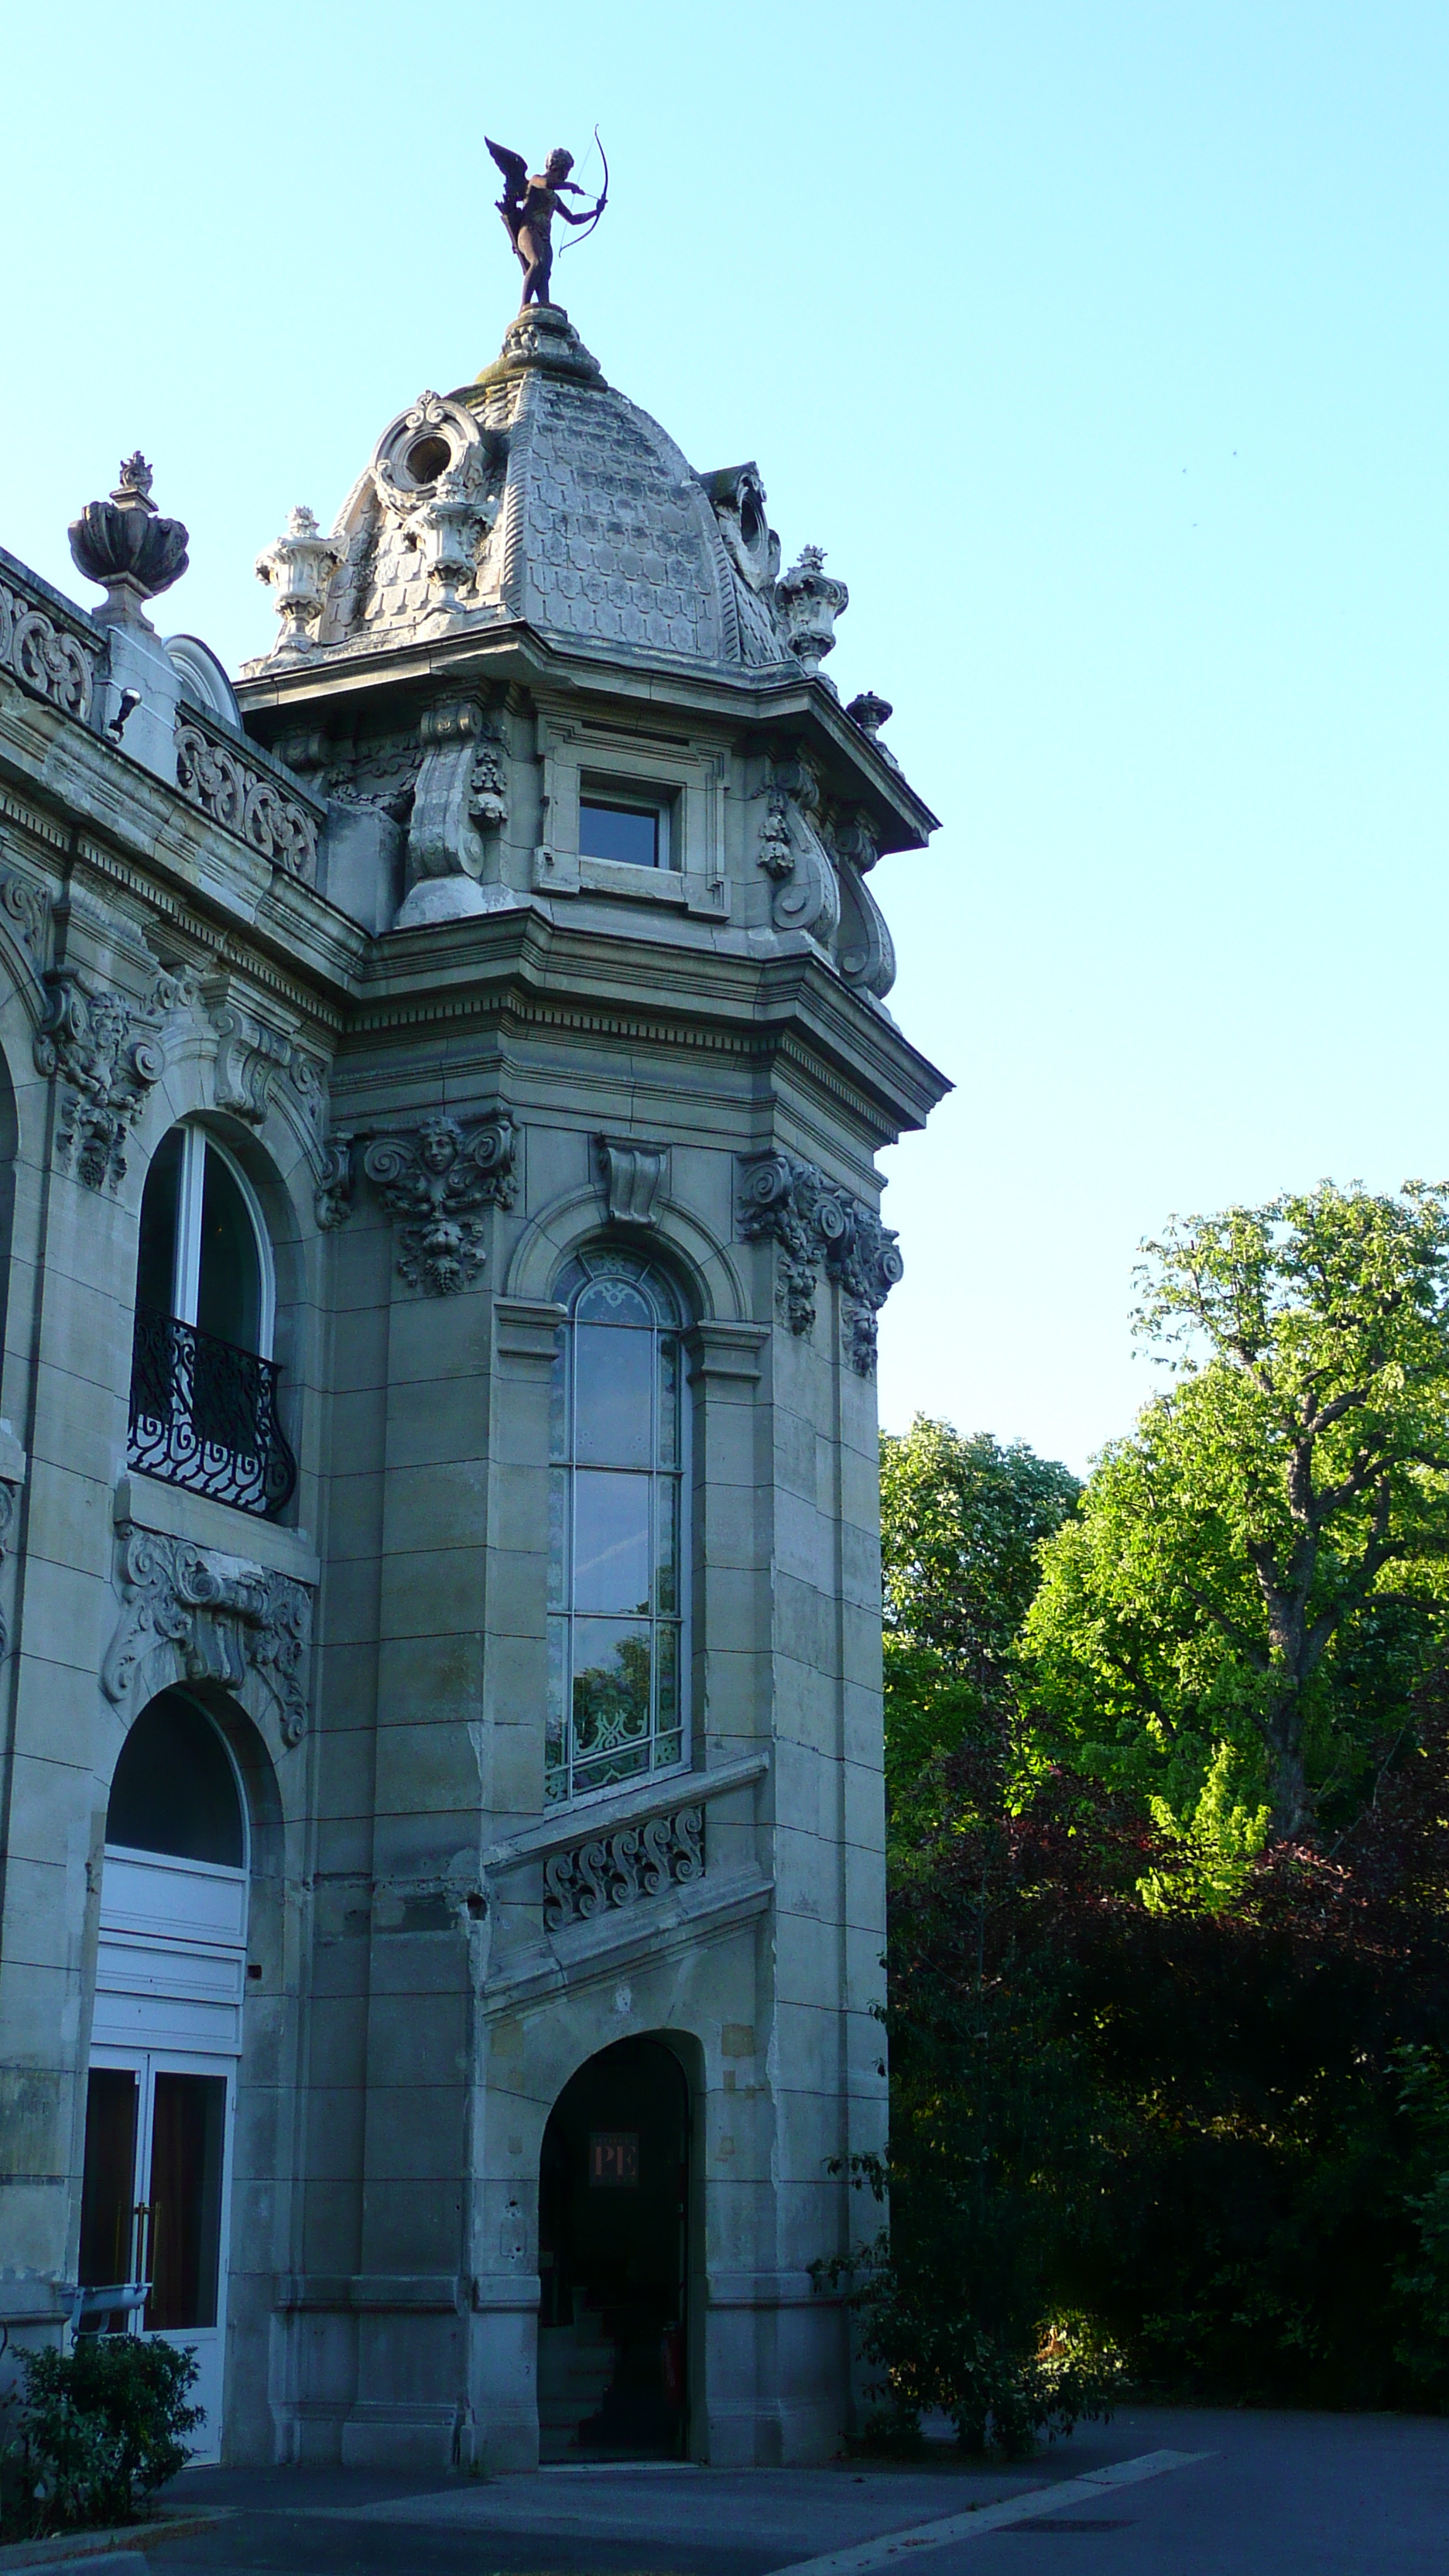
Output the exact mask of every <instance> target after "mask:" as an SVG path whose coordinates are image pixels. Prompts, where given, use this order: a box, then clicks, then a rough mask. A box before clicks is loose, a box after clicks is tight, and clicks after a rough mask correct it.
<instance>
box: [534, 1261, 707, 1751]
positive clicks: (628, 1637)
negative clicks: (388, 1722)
mask: <svg viewBox="0 0 1449 2576" xmlns="http://www.w3.org/2000/svg"><path fill="white" fill-rule="evenodd" d="M558 1295H559V1298H560V1301H561V1302H562V1303H563V1304H565V1305H567V1307H568V1310H569V1312H568V1322H567V1324H566V1325H565V1326H564V1328H563V1330H562V1331H561V1333H560V1336H559V1342H560V1348H559V1353H558V1357H557V1359H556V1360H555V1363H554V1374H553V1400H552V1413H551V1441H550V1448H551V1455H552V1460H553V1465H552V1468H551V1472H550V1490H549V1622H548V1648H549V1654H548V1662H549V1689H548V1722H547V1739H546V1750H545V1791H546V1795H547V1797H548V1798H549V1800H550V1801H551V1802H556V1801H560V1800H564V1799H568V1798H577V1797H582V1796H585V1795H587V1794H588V1792H589V1791H590V1790H596V1789H608V1788H612V1787H614V1786H616V1785H617V1784H618V1783H620V1782H622V1781H626V1780H636V1779H640V1778H643V1777H644V1776H645V1775H647V1774H648V1773H649V1772H652V1771H668V1770H671V1769H675V1768H677V1767H678V1766H679V1765H680V1764H681V1763H682V1762H683V1761H684V1760H685V1758H686V1756H687V1753H688V1739H687V1724H686V1717H685V1707H684V1694H685V1688H686V1679H685V1677H686V1675H687V1672H688V1635H687V1614H688V1578H689V1542H688V1528H687V1518H686V1495H687V1491H688V1485H687V1455H686V1452H687V1436H688V1425H687V1418H686V1412H685V1407H684V1404H683V1401H682V1392H681V1382H680V1381H681V1371H680V1343H679V1336H680V1327H681V1324H682V1321H683V1318H682V1315H681V1313H680V1308H679V1301H678V1299H677V1297H676V1296H675V1294H674V1291H673V1289H672V1288H671V1286H670V1285H669V1282H668V1281H667V1280H666V1279H664V1278H662V1277H661V1276H660V1274H659V1272H658V1271H656V1270H653V1269H651V1268H649V1267H648V1265H647V1264H646V1263H644V1262H642V1261H639V1260H636V1259H635V1258H634V1257H633V1256H632V1255H631V1254H629V1253H621V1252H613V1251H600V1252H591V1253H586V1254H584V1255H583V1256H582V1257H581V1258H580V1259H578V1260H576V1261H574V1262H572V1263H571V1264H570V1265H569V1268H568V1270H567V1271H566V1272H565V1274H564V1277H563V1279H562V1280H561V1281H560V1284H559V1290H558Z"/></svg>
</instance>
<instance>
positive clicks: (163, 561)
mask: <svg viewBox="0 0 1449 2576" xmlns="http://www.w3.org/2000/svg"><path fill="white" fill-rule="evenodd" d="M69 535H70V550H71V554H72V556H73V557H74V559H75V562H76V565H77V567H78V569H79V570H80V571H81V572H83V573H84V574H85V577H86V579H87V581H96V582H99V583H100V585H101V587H102V589H103V590H104V591H105V593H106V608H107V610H108V611H109V612H110V614H111V615H112V617H115V618H118V619H120V620H121V621H123V622H125V623H131V622H139V623H141V624H143V625H144V624H145V623H146V620H145V619H144V617H143V616H142V613H141V603H142V601H143V600H146V599H156V598H158V597H159V595H160V593H161V592H162V591H163V590H169V589H170V588H171V585H172V583H173V582H174V581H179V580H180V579H181V576H182V574H183V573H184V572H185V570H186V565H187V553H186V538H187V532H186V530H185V528H184V527H183V526H182V524H181V521H180V520H179V519H163V518H160V517H158V515H157V511H156V504H155V502H154V501H153V500H152V498H151V468H150V466H149V465H148V464H147V462H146V459H145V457H144V456H143V455H142V454H141V451H140V449H139V448H137V450H136V453H135V455H134V456H128V457H126V458H125V459H124V460H123V462H122V465H121V477H120V481H119V482H118V484H117V485H116V488H115V490H114V492H113V493H112V494H111V497H110V499H109V501H88V502H87V503H86V506H85V508H84V509H83V510H82V512H81V514H80V517H79V518H78V519H72V521H71V523H70V530H69Z"/></svg>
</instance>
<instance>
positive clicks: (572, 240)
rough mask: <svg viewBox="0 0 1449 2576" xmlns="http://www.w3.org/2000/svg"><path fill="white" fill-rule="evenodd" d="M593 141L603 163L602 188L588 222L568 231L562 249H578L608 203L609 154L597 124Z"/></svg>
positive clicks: (560, 254) (586, 238) (561, 253)
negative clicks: (572, 230) (574, 230)
mask: <svg viewBox="0 0 1449 2576" xmlns="http://www.w3.org/2000/svg"><path fill="white" fill-rule="evenodd" d="M594 141H595V142H596V143H597V144H598V146H599V159H600V160H601V161H602V163H603V165H604V184H603V186H602V188H601V189H600V190H599V202H598V204H597V205H596V206H595V208H594V211H593V213H592V214H591V216H590V217H589V220H588V222H587V223H586V224H585V225H584V226H583V228H582V230H581V231H579V232H575V233H570V235H569V237H568V240H567V241H566V242H565V243H564V246H563V247H564V250H577V249H578V246H579V244H580V242H586V241H587V240H588V238H589V235H590V233H591V232H592V231H593V229H594V227H595V225H596V224H597V222H598V220H599V217H600V215H601V214H602V213H603V211H604V208H605V207H606V206H607V204H608V202H609V156H608V154H607V152H606V151H605V150H604V146H603V143H602V141H601V140H600V136H599V129H598V127H597V126H595V128H594ZM559 256H560V258H562V256H563V252H562V251H561V252H560V253H559Z"/></svg>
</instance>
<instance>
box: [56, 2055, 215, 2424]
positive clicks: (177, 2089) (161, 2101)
mask: <svg viewBox="0 0 1449 2576" xmlns="http://www.w3.org/2000/svg"><path fill="white" fill-rule="evenodd" d="M235 2067H236V2061H235V2059H234V2058H231V2057H197V2056H183V2055H181V2054H179V2053H176V2052H174V2051H171V2050H162V2049H131V2050H123V2049H115V2048H95V2049H93V2050H92V2052H91V2063H90V2077H89V2082H88V2085H87V2098H86V2171H85V2188H84V2194H83V2208H82V2222H81V2226H82V2246H81V2277H82V2281H83V2282H85V2283H86V2286H87V2287H89V2288H92V2289H94V2288H96V2287H98V2286H100V2285H101V2284H102V2283H104V2284H107V2285H115V2286H118V2287H119V2286H123V2285H125V2286H129V2285H131V2284H140V2283H143V2282H149V2283H150V2295H149V2296H148V2298H147V2299H146V2302H145V2305H144V2307H142V2308H139V2309H135V2310H132V2311H131V2312H130V2324H131V2330H132V2331H133V2332H139V2333H142V2334H147V2335H152V2334H154V2335H162V2336H164V2337H165V2339H166V2341H167V2342H168V2343H175V2344H181V2345H183V2346H185V2347H186V2348H187V2349H188V2350H189V2351H192V2352H194V2353H195V2355H196V2365H197V2370H196V2383H195V2386H194V2387H193V2388H192V2390H191V2392H190V2396H191V2403H192V2404H193V2405H198V2406H201V2407H204V2408H205V2418H204V2421H203V2422H202V2423H201V2424H200V2425H199V2426H198V2427H197V2430H196V2432H195V2434H194V2435H193V2436H192V2440H191V2448H192V2451H193V2455H194V2457H195V2458H197V2459H199V2460H206V2459H215V2458H216V2457H217V2455H218V2452H219V2449H220V2441H221V2405H222V2372H223V2359H224V2352H225V2341H226V2262H225V2256H224V2248H225V2245H226V2241H227V2233H228V2220H229V2209H228V2202H229V2199H230V2179H231V2171H230V2169H231V2131H232V2113H233V2107H234V2097H235V2090H236V2076H235ZM121 2313H123V2312H119V2311H118V2312H117V2322H119V2316H120V2314H121Z"/></svg>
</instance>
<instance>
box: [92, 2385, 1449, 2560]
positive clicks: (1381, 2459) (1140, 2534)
mask: <svg viewBox="0 0 1449 2576" xmlns="http://www.w3.org/2000/svg"><path fill="white" fill-rule="evenodd" d="M168 2504H169V2505H170V2506H171V2507H172V2509H173V2510H177V2511H183V2512H188V2513H189V2512H193V2511H195V2510H196V2509H198V2508H214V2509H218V2511H219V2512H220V2515H221V2518H220V2519H218V2520H217V2521H216V2522H215V2523H213V2524H211V2525H210V2526H209V2527H208V2528H207V2529H205V2530H204V2531H201V2532H192V2533H181V2532H178V2533H176V2534H175V2535H174V2536H172V2537H163V2536H162V2535H161V2533H159V2532H157V2531H148V2532H144V2533H140V2534H138V2535H137V2538H138V2541H139V2544H140V2546H141V2547H142V2548H143V2549H144V2550H145V2552H146V2554H147V2557H148V2560H149V2561H150V2576H221V2571H226V2576H251V2572H252V2571H255V2576H465V2571H466V2576H635V2571H637V2576H665V2571H674V2576H770V2572H771V2571H774V2570H776V2569H782V2570H783V2569H799V2570H800V2571H801V2576H805V2570H807V2569H808V2570H809V2571H810V2576H872V2571H873V2570H875V2569H877V2568H878V2569H881V2570H887V2571H888V2570H898V2569H899V2568H900V2566H901V2562H902V2561H905V2562H907V2563H908V2564H909V2567H910V2570H911V2576H1048V2571H1051V2576H1063V2571H1066V2570H1071V2571H1077V2570H1080V2571H1082V2576H1087V2571H1089V2570H1091V2571H1099V2576H1109V2571H1110V2576H1409V2571H1410V2570H1412V2571H1413V2576H1429V2571H1434V2570H1436V2569H1437V2568H1440V2567H1443V2568H1445V2569H1446V2570H1449V2419H1440V2418H1432V2417H1419V2416H1394V2415H1370V2416H1364V2415H1357V2416H1353V2415H1288V2414H1284V2415H1268V2414H1228V2413H1218V2412H1207V2411H1189V2410H1180V2409H1172V2410H1166V2409H1155V2408H1131V2409H1129V2410H1126V2411H1124V2412H1123V2413H1122V2414H1121V2415H1119V2416H1118V2417H1117V2418H1116V2419H1115V2420H1114V2422H1113V2423H1112V2424H1110V2425H1108V2426H1105V2427H1103V2426H1086V2427H1084V2428H1083V2429H1082V2430H1081V2431H1080V2432H1079V2433H1077V2434H1076V2435H1075V2436H1074V2437H1073V2438H1072V2440H1071V2441H1069V2442H1064V2443H1060V2444H1058V2445H1057V2446H1056V2447H1055V2448H1054V2449H1050V2450H1047V2451H1044V2452H1043V2453H1042V2454H1041V2455H1040V2456H1039V2457H1038V2458H1037V2459H1035V2460H1033V2461H1031V2462H1029V2463H1027V2464H1026V2465H1025V2466H1024V2467H1022V2468H1018V2469H1011V2470H1002V2469H978V2468H973V2467H966V2466H963V2465H959V2464H957V2463H956V2462H955V2460H954V2459H953V2458H951V2457H950V2456H949V2455H948V2456H947V2457H946V2458H945V2459H944V2460H943V2461H942V2463H941V2464H940V2465H939V2466H937V2465H936V2464H934V2463H933V2464H932V2465H930V2466H929V2467H925V2468H890V2467H878V2466H875V2465H871V2466H865V2465H863V2464H861V2463H859V2462H854V2461H846V2462H842V2463H837V2464H836V2465H834V2466H832V2467H829V2468H824V2469H756V2470H741V2471H733V2472H725V2471H715V2470H711V2469H687V2468H654V2467H623V2466H600V2467H597V2468H580V2469H575V2468H562V2469H545V2470H541V2471H540V2472H539V2473H538V2475H537V2476H535V2477H506V2478H496V2479H490V2480H481V2481H473V2480H469V2479H464V2478H454V2479H451V2480H441V2479H438V2478H428V2479H423V2478H415V2477H414V2478H404V2477H390V2476H386V2475H383V2474H381V2473H377V2474H373V2473H369V2472H363V2471H345V2470H316V2469H311V2470H308V2469H268V2470H256V2469H248V2470H242V2469H193V2470H189V2471H188V2472H187V2473H186V2475H185V2476H184V2477H183V2478H181V2479H179V2480H178V2481H177V2483H176V2485H175V2486H174V2487H173V2488H172V2489H171V2491H170V2495H169V2497H168ZM941 2524H946V2525H947V2526H948V2528H947V2529H946V2530H944V2531H942V2530H940V2529H938V2528H936V2526H939V2525H941Z"/></svg>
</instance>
